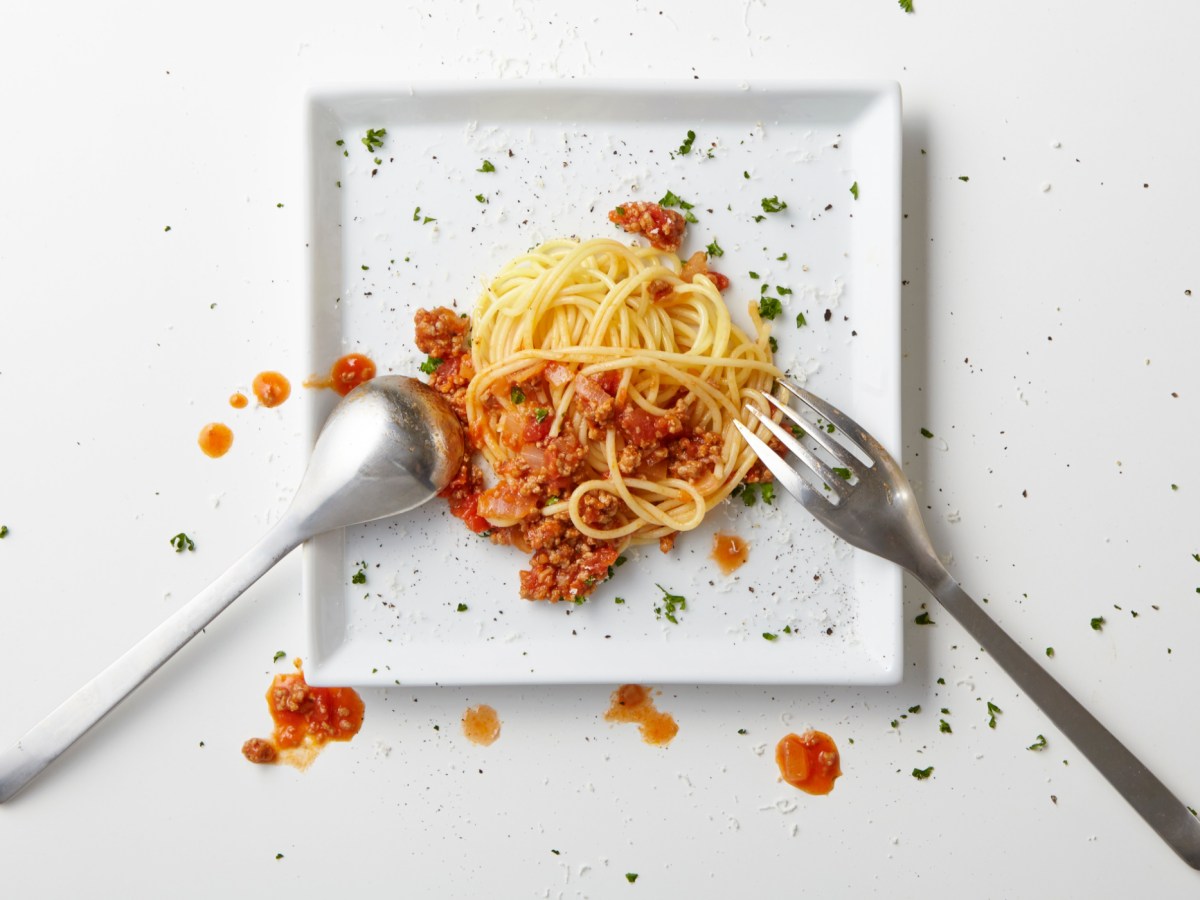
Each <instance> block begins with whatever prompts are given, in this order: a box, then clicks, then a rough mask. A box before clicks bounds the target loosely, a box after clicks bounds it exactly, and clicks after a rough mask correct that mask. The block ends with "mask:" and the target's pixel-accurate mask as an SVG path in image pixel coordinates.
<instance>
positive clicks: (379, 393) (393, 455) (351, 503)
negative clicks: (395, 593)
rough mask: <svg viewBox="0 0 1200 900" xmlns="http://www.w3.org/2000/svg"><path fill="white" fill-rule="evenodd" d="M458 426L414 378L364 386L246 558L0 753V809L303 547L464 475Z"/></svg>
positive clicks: (333, 421) (329, 428) (331, 424)
mask: <svg viewBox="0 0 1200 900" xmlns="http://www.w3.org/2000/svg"><path fill="white" fill-rule="evenodd" d="M465 451H466V445H465V442H464V440H463V434H462V427H461V426H460V425H459V423H458V419H457V418H456V417H455V415H454V412H453V410H451V409H450V406H449V404H448V403H447V402H446V400H445V399H444V398H443V397H442V396H441V395H440V394H438V393H437V392H436V391H434V390H433V389H432V388H430V387H428V386H427V385H425V384H422V383H421V382H419V381H416V380H415V379H412V378H404V377H402V376H399V375H386V376H383V377H380V378H375V379H372V380H371V381H368V382H365V383H363V384H361V385H359V386H358V387H356V388H355V389H354V390H352V391H351V392H350V393H349V394H347V395H346V396H345V397H344V398H342V400H341V401H340V402H339V403H338V405H337V406H336V407H335V408H334V410H333V412H332V413H331V414H330V416H329V418H328V419H327V420H326V421H325V425H324V426H323V427H322V428H321V433H320V434H319V435H318V436H317V442H316V445H315V446H314V447H313V452H312V457H311V459H310V460H309V463H308V468H307V470H306V471H305V473H304V478H303V479H302V480H301V482H300V487H299V489H298V490H297V491H296V496H295V498H294V499H293V500H292V504H291V506H289V507H288V509H287V512H285V513H284V515H283V517H282V518H281V519H280V520H279V522H278V523H276V525H275V526H274V527H273V528H272V529H271V530H270V531H268V532H267V534H266V535H265V536H264V537H263V538H262V540H260V541H259V542H258V543H257V544H256V545H255V546H254V547H253V548H252V549H251V550H250V551H249V552H248V553H246V555H245V556H243V557H242V558H241V559H239V560H237V562H235V563H234V564H233V565H232V566H230V567H229V569H227V570H226V571H225V573H224V574H223V575H221V576H220V577H219V578H217V580H216V581H214V582H213V583H212V584H210V585H209V586H208V587H207V588H205V589H204V590H203V591H201V592H200V593H199V594H197V595H196V596H195V597H193V598H192V599H191V600H189V601H188V602H187V603H185V604H184V605H183V606H182V607H180V608H179V609H178V610H177V611H176V612H175V613H174V614H173V615H171V617H170V618H168V619H167V620H166V621H165V622H163V623H162V624H161V625H159V626H158V627H157V628H156V629H154V631H152V632H150V634H148V635H147V636H146V637H144V638H142V640H140V641H139V642H138V643H137V644H135V645H134V646H133V647H132V648H130V649H129V650H128V651H127V652H126V653H125V654H124V655H123V656H121V657H120V658H118V659H117V660H116V661H115V662H114V663H112V664H111V665H110V666H109V667H108V668H107V669H105V670H104V671H102V672H101V673H100V674H99V675H97V676H96V677H95V678H93V679H92V680H91V681H89V682H88V683H87V684H85V685H84V686H83V687H81V688H80V689H79V690H78V691H76V692H75V693H74V694H72V695H71V696H70V697H68V698H67V699H66V700H65V701H64V702H63V703H62V704H61V705H60V706H59V707H58V708H57V709H55V710H54V711H53V712H52V713H50V714H49V715H48V716H46V718H44V719H43V720H42V721H41V722H39V723H38V724H37V725H35V726H33V728H31V729H30V730H29V731H28V732H26V733H25V735H24V736H23V737H22V738H21V739H20V740H19V741H17V744H16V746H14V747H11V748H10V749H8V750H6V751H4V752H3V753H0V803H3V802H4V801H6V800H8V799H9V798H10V797H12V796H13V795H14V794H16V793H17V792H18V791H20V790H21V789H22V788H23V787H25V785H27V784H28V783H29V782H30V781H32V780H33V779H34V778H35V777H37V775H38V774H39V773H40V772H41V771H42V770H43V769H45V768H46V766H48V765H50V763H52V762H54V760H56V759H57V758H58V757H59V756H60V755H62V753H63V751H65V750H66V749H67V748H68V747H70V746H71V745H72V744H73V743H75V741H77V740H79V738H81V737H82V736H83V735H84V734H85V733H86V732H87V731H88V729H90V728H91V727H92V726H93V725H95V724H96V723H97V722H99V721H100V720H101V719H102V718H104V716H106V715H107V714H108V713H109V711H111V710H112V709H113V708H114V707H116V705H117V704H118V703H120V702H121V701H122V700H124V699H125V698H126V697H128V696H129V694H130V693H132V692H133V691H134V689H136V688H137V687H138V685H140V684H141V683H142V682H143V681H145V680H146V679H147V678H149V677H150V676H151V675H153V674H154V672H156V671H157V670H158V668H159V667H160V666H161V665H162V664H163V663H165V662H166V661H167V660H168V659H170V658H171V657H172V656H174V655H175V653H176V652H177V651H178V650H179V648H181V647H182V646H183V645H184V644H186V643H187V642H188V641H190V640H191V639H192V638H193V637H195V636H196V635H197V634H198V633H199V632H200V630H201V629H203V628H204V627H205V626H207V625H208V624H209V623H210V622H211V621H212V620H213V619H215V618H216V617H217V616H218V615H219V614H220V613H221V612H222V611H223V610H224V609H225V608H226V607H227V606H229V604H231V603H232V602H233V601H234V600H236V599H237V598H238V597H240V596H241V595H242V593H243V592H244V591H245V590H246V589H247V588H248V587H250V585H252V584H254V582H256V581H258V579H259V578H261V577H262V576H263V575H264V574H265V573H266V572H267V571H268V570H269V569H270V568H271V567H272V566H274V565H275V563H277V562H279V560H281V559H283V557H285V556H287V554H288V553H290V552H291V551H292V550H293V549H295V547H296V546H297V545H298V544H300V543H301V542H302V541H305V540H307V539H308V538H310V537H314V536H315V535H318V534H321V533H323V532H326V531H332V530H334V529H335V528H344V527H346V526H349V525H357V524H359V523H361V522H371V521H374V520H375V519H383V518H387V517H389V516H395V515H399V514H400V513H403V512H407V511H408V510H410V509H413V508H414V507H417V506H420V505H421V504H422V503H424V502H426V501H427V500H429V499H430V498H431V497H433V496H434V495H435V494H436V493H437V492H438V491H440V490H441V489H442V488H444V487H445V486H446V485H447V484H449V483H450V481H451V479H453V478H454V476H455V474H456V473H457V472H458V470H459V468H460V467H461V466H462V461H463V457H464V454H465Z"/></svg>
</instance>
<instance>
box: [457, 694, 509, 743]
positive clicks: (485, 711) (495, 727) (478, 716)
mask: <svg viewBox="0 0 1200 900" xmlns="http://www.w3.org/2000/svg"><path fill="white" fill-rule="evenodd" d="M462 728H463V734H465V735H466V736H467V740H468V741H470V742H471V743H472V744H480V745H481V746H484V747H486V746H488V745H489V744H494V743H496V738H498V737H500V716H498V715H497V714H496V710H494V709H492V708H491V707H490V706H488V705H487V704H486V703H481V704H479V705H478V706H472V707H470V708H469V709H468V710H467V711H466V712H465V713H463V718H462Z"/></svg>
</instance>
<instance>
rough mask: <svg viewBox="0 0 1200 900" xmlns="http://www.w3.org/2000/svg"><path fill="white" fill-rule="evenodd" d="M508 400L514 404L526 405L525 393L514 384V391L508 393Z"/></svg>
mask: <svg viewBox="0 0 1200 900" xmlns="http://www.w3.org/2000/svg"><path fill="white" fill-rule="evenodd" d="M508 399H509V400H511V401H512V402H513V403H524V402H525V392H524V391H523V390H521V389H520V388H519V387H517V386H516V385H515V384H514V385H513V386H512V389H511V390H510V391H509V392H508Z"/></svg>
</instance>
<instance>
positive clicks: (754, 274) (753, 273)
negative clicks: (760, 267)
mask: <svg viewBox="0 0 1200 900" xmlns="http://www.w3.org/2000/svg"><path fill="white" fill-rule="evenodd" d="M750 277H751V278H754V279H757V278H759V277H760V276H759V274H758V273H757V272H751V273H750Z"/></svg>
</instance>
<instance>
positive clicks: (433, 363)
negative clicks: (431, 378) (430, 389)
mask: <svg viewBox="0 0 1200 900" xmlns="http://www.w3.org/2000/svg"><path fill="white" fill-rule="evenodd" d="M441 364H442V360H440V359H439V358H438V357H436V356H431V357H429V358H428V359H426V360H425V362H423V363H421V365H419V366H417V368H418V369H420V370H421V371H422V372H424V373H425V374H426V375H432V374H433V373H434V372H436V371H437V367H438V366H440V365H441Z"/></svg>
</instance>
